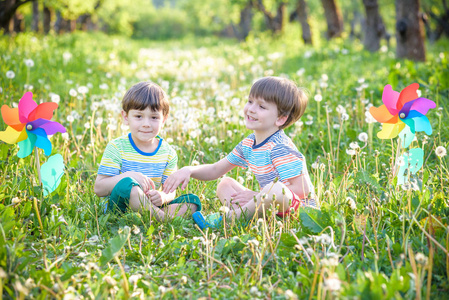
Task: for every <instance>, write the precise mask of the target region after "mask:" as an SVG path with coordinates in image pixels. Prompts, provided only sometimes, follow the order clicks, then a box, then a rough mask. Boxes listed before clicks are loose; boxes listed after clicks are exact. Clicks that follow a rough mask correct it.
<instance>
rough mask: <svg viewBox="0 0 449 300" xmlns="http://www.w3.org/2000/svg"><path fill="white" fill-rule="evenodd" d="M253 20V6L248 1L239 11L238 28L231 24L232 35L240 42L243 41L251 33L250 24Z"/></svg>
mask: <svg viewBox="0 0 449 300" xmlns="http://www.w3.org/2000/svg"><path fill="white" fill-rule="evenodd" d="M252 20H253V5H252V1H251V0H250V1H248V2H247V3H246V5H245V7H244V8H243V9H242V10H241V11H240V22H239V25H238V28H236V26H235V25H234V24H233V23H231V25H232V28H233V31H234V35H235V36H236V37H237V38H238V39H239V40H240V41H244V40H245V39H246V38H247V37H248V35H249V32H250V31H251V24H252Z"/></svg>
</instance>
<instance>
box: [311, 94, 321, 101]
mask: <svg viewBox="0 0 449 300" xmlns="http://www.w3.org/2000/svg"><path fill="white" fill-rule="evenodd" d="M313 99H315V101H316V102H321V100H323V96H321V94H316V95H315V97H313Z"/></svg>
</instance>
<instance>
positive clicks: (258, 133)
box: [254, 127, 279, 145]
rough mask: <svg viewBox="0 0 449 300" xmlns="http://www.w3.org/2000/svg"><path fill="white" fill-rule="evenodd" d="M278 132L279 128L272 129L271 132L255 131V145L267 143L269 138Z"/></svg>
mask: <svg viewBox="0 0 449 300" xmlns="http://www.w3.org/2000/svg"><path fill="white" fill-rule="evenodd" d="M277 131H279V128H278V127H275V128H272V129H270V130H264V131H256V130H254V136H255V138H256V140H255V143H254V145H258V144H260V143H262V142H263V141H265V140H266V139H267V138H269V137H270V136H272V135H273V134H275V133H276V132H277Z"/></svg>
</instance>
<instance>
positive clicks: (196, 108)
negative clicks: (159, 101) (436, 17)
mask: <svg viewBox="0 0 449 300" xmlns="http://www.w3.org/2000/svg"><path fill="white" fill-rule="evenodd" d="M426 47H427V61H426V62H425V63H418V62H412V61H408V60H397V59H396V58H395V57H396V55H395V47H394V45H390V46H387V45H383V46H382V48H381V50H380V51H379V52H377V53H374V54H372V53H369V52H366V51H364V50H363V45H362V44H361V43H360V41H357V40H350V39H334V40H332V42H326V41H324V40H322V41H320V42H318V43H317V44H315V45H314V46H304V45H303V43H302V42H301V41H300V40H299V38H292V37H291V36H288V35H287V36H283V37H278V38H272V37H267V36H264V35H260V36H259V37H252V36H250V37H249V38H248V40H247V41H245V42H242V43H237V42H235V41H232V40H226V39H218V38H215V37H209V38H198V39H194V38H192V37H190V38H185V39H182V40H176V41H144V40H132V39H129V38H126V37H120V36H107V35H104V34H102V33H82V32H76V33H74V34H70V35H68V34H67V35H60V36H54V35H48V36H41V35H33V34H30V33H21V34H18V35H15V36H13V37H9V36H2V37H0V62H1V63H0V99H1V103H2V105H7V106H9V107H17V104H18V102H19V100H20V98H21V97H22V96H23V94H24V93H25V92H27V91H31V92H32V93H33V99H34V100H35V101H36V102H37V103H40V102H50V101H53V102H57V103H58V104H59V107H58V108H57V110H56V111H55V114H54V116H53V118H52V120H53V121H57V122H60V123H61V124H62V125H64V126H65V128H66V129H67V133H65V134H61V133H57V134H55V135H53V136H52V137H51V143H52V145H53V153H59V154H61V155H62V156H63V158H64V163H65V171H64V176H63V177H62V181H61V184H60V185H59V187H58V188H57V189H56V191H54V192H53V193H51V194H50V195H47V196H44V194H43V191H42V188H41V187H40V186H39V180H38V175H37V170H36V156H35V155H34V153H33V155H30V156H28V157H26V158H24V159H20V158H18V157H17V155H16V154H17V151H18V147H17V145H11V144H6V143H4V142H0V170H1V171H0V298H1V297H2V296H3V297H5V298H17V299H25V298H42V299H44V298H45V299H47V298H55V299H62V298H64V299H83V298H89V299H93V298H98V299H101V298H108V297H110V298H112V299H122V298H134V299H140V298H164V299H183V298H187V299H189V298H190V299H196V298H203V299H209V298H214V299H215V298H226V299H229V298H231V299H266V298H268V299H298V298H299V299H345V298H351V299H352V298H362V299H392V298H393V299H402V298H404V299H423V298H426V299H438V298H441V299H443V298H445V297H447V294H448V292H449V281H448V274H449V227H448V226H449V207H448V204H449V202H448V201H449V200H448V197H447V195H448V193H449V182H448V178H449V176H448V174H447V173H448V160H447V156H446V152H447V147H448V141H449V130H447V119H448V117H449V115H448V108H449V107H448V104H447V103H448V100H449V99H448V98H449V68H448V67H449V64H448V60H449V51H448V50H447V49H449V44H448V41H447V39H444V40H440V41H439V42H437V43H434V44H426ZM269 75H274V76H285V77H288V78H290V79H292V80H294V81H295V82H296V83H297V84H298V85H299V86H301V87H304V88H305V89H306V90H307V91H308V95H309V105H308V107H307V109H306V112H305V114H304V116H303V117H302V118H301V120H300V121H298V122H297V123H296V124H294V125H293V126H291V127H289V128H287V129H286V133H287V134H288V135H289V136H290V137H291V138H292V140H293V141H294V143H295V144H296V146H297V147H298V149H299V150H300V151H301V152H302V153H303V154H304V155H305V157H306V160H307V167H308V169H309V173H310V175H311V178H312V181H313V183H314V185H315V189H316V192H317V196H318V199H319V202H320V205H321V210H320V211H314V210H307V209H304V210H300V211H299V212H296V214H295V215H293V216H292V217H291V218H288V219H285V220H282V219H280V218H278V217H276V216H275V214H274V213H275V209H270V210H268V211H267V217H266V219H265V220H262V219H256V218H255V219H253V220H252V221H251V222H249V224H241V223H238V222H237V223H236V224H228V226H226V227H224V228H221V229H214V230H206V231H205V232H202V231H200V230H199V229H198V227H196V226H195V224H194V222H193V220H192V219H191V218H187V219H182V218H176V219H174V220H173V221H172V222H169V223H159V222H157V221H154V220H152V219H151V218H150V215H149V213H143V214H139V213H133V212H129V213H126V214H124V215H112V214H104V213H103V207H102V205H101V199H100V198H98V197H97V196H96V195H95V194H94V192H93V186H94V182H95V178H96V172H97V169H98V165H99V162H100V160H101V157H102V153H103V151H104V149H105V147H106V145H107V143H108V141H110V140H111V139H113V138H116V137H119V136H121V135H123V134H126V133H127V130H128V129H127V128H126V126H124V125H123V124H122V120H121V116H120V111H121V99H122V97H123V95H124V92H125V91H126V90H127V89H128V88H129V87H130V86H131V85H133V84H134V83H136V82H139V81H143V80H152V81H154V82H156V83H158V84H159V85H160V86H162V88H163V89H164V90H165V91H167V93H168V95H169V99H170V105H171V111H170V116H169V119H168V121H167V122H166V124H165V126H164V128H163V132H162V133H161V136H162V137H163V138H164V139H165V140H166V141H168V142H169V143H170V144H171V145H173V147H174V148H175V149H176V151H177V154H178V157H179V163H178V167H179V168H181V167H183V166H186V165H192V164H193V165H194V164H201V163H213V162H215V161H217V160H219V159H220V158H222V157H224V156H225V155H226V154H227V153H229V152H230V151H232V149H233V148H234V146H235V145H237V144H238V143H239V142H240V141H241V140H242V139H243V138H244V137H245V136H247V135H248V134H250V131H248V130H247V129H246V128H245V125H244V122H243V117H242V111H243V106H244V104H245V102H246V99H247V96H248V94H249V90H250V87H251V84H252V82H253V81H254V80H255V79H257V78H260V77H263V76H269ZM415 82H416V83H419V85H420V88H419V91H420V92H419V93H420V95H421V97H424V98H428V99H431V100H433V101H434V102H435V103H436V108H435V109H431V110H430V111H429V112H428V113H427V115H426V116H427V117H428V118H429V120H430V124H431V125H432V128H433V133H432V134H431V135H428V136H427V135H425V134H424V133H423V132H418V133H417V134H416V140H415V141H413V143H412V145H411V147H410V148H421V149H423V150H424V164H423V166H422V168H420V170H419V171H418V172H416V173H415V174H412V175H411V176H410V177H409V178H407V182H406V183H405V184H403V185H399V184H398V183H397V177H395V176H394V169H395V167H396V168H397V165H398V164H400V162H398V154H399V155H400V154H402V153H403V152H405V151H406V150H405V149H401V148H400V147H399V142H398V139H397V138H395V139H391V140H390V139H388V140H381V139H379V138H378V137H377V132H378V131H380V129H381V125H380V123H378V122H376V121H375V120H373V118H372V117H371V116H370V115H369V114H368V113H367V111H368V109H369V107H370V106H372V105H374V106H380V105H381V104H382V91H383V88H384V86H385V85H386V84H390V85H391V86H392V87H393V89H394V90H396V91H401V90H402V89H404V88H405V87H407V86H408V85H410V84H412V83H415ZM6 127H7V125H6V124H5V123H4V122H3V121H1V122H0V130H5V129H6ZM35 151H38V154H39V159H40V164H42V163H44V162H45V161H46V160H47V158H48V157H47V156H46V155H45V154H44V153H43V151H42V150H40V149H37V150H35ZM228 175H229V176H231V177H233V178H235V179H237V180H238V181H240V182H242V183H244V184H246V185H247V186H249V187H252V188H254V189H257V188H258V186H257V182H256V181H255V179H254V176H253V174H252V173H251V172H247V170H243V169H239V170H237V169H234V170H233V171H232V172H231V173H230V174H228ZM216 185H217V181H211V182H201V181H197V180H191V181H190V183H189V186H188V192H191V193H195V194H197V195H199V197H200V199H201V200H202V203H203V210H204V212H205V213H206V214H207V213H212V212H221V211H222V209H221V204H220V202H219V200H218V198H217V197H216V195H215V188H216ZM181 193H184V192H183V191H180V190H178V195H180V194H181Z"/></svg>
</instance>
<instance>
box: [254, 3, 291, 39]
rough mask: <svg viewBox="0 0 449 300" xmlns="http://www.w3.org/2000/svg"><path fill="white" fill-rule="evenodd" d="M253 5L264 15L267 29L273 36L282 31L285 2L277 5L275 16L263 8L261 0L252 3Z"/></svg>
mask: <svg viewBox="0 0 449 300" xmlns="http://www.w3.org/2000/svg"><path fill="white" fill-rule="evenodd" d="M253 5H254V7H256V8H257V9H258V10H259V11H261V12H262V13H263V14H264V16H265V20H266V22H267V26H268V29H270V31H271V32H272V33H273V34H275V33H279V32H282V30H283V29H284V15H285V8H286V2H284V1H282V2H281V3H279V5H278V8H277V10H276V15H275V16H273V14H272V13H271V12H269V11H268V10H267V9H266V8H265V5H263V2H262V0H257V1H254V4H253Z"/></svg>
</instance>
